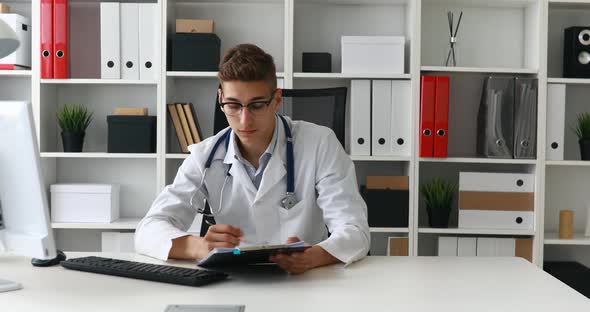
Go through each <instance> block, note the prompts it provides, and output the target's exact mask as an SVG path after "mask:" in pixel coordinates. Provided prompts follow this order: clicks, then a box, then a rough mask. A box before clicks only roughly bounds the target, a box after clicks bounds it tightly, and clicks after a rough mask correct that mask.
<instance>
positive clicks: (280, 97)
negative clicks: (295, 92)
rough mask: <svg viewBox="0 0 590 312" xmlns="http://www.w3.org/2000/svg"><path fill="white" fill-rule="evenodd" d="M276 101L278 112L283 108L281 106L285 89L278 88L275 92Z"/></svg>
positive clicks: (276, 110)
mask: <svg viewBox="0 0 590 312" xmlns="http://www.w3.org/2000/svg"><path fill="white" fill-rule="evenodd" d="M274 99H275V101H276V103H275V112H278V111H279V108H280V107H281V104H283V89H280V88H277V90H276V91H275V97H274Z"/></svg>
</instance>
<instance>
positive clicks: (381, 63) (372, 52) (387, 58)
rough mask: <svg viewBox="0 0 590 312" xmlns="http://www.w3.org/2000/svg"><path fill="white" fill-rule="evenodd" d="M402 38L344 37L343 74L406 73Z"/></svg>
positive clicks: (403, 39) (403, 38)
mask: <svg viewBox="0 0 590 312" xmlns="http://www.w3.org/2000/svg"><path fill="white" fill-rule="evenodd" d="M405 41H406V40H405V37H402V36H342V73H363V74H366V73H371V74H372V73H379V74H403V73H404V45H405Z"/></svg>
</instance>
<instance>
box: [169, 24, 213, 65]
mask: <svg viewBox="0 0 590 312" xmlns="http://www.w3.org/2000/svg"><path fill="white" fill-rule="evenodd" d="M220 47H221V40H220V39H219V37H218V36H217V35H216V34H205V33H186V34H185V33H179V34H173V35H171V39H170V40H169V41H168V48H169V50H168V56H169V59H168V64H170V70H172V71H217V70H218V69H219V57H220V56H219V55H220V52H219V51H220Z"/></svg>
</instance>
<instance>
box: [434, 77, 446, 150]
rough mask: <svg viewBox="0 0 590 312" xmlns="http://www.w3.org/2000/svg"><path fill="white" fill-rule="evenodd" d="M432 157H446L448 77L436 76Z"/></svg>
mask: <svg viewBox="0 0 590 312" xmlns="http://www.w3.org/2000/svg"><path fill="white" fill-rule="evenodd" d="M434 130H435V131H434V157H443V158H446V157H447V155H448V145H449V135H448V134H449V77H448V76H437V77H436V94H435V100H434Z"/></svg>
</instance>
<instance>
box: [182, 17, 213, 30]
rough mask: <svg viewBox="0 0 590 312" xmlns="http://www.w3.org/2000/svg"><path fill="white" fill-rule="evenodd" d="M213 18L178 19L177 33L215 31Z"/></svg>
mask: <svg viewBox="0 0 590 312" xmlns="http://www.w3.org/2000/svg"><path fill="white" fill-rule="evenodd" d="M213 27H214V23H213V20H210V19H208V20H199V19H177V20H176V33H213Z"/></svg>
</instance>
